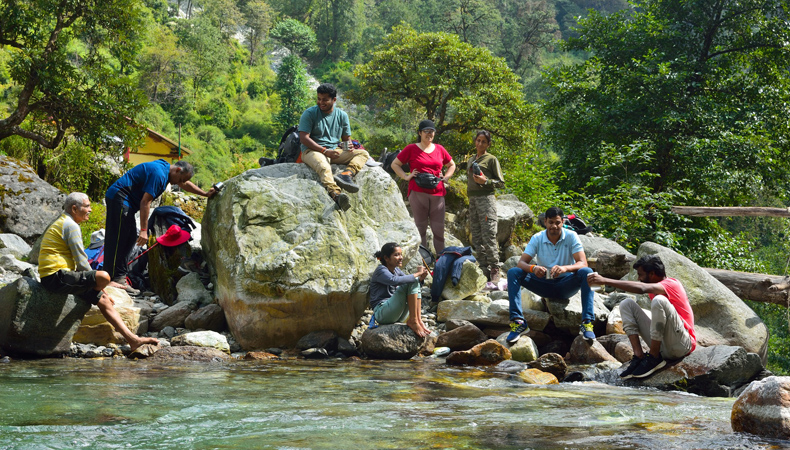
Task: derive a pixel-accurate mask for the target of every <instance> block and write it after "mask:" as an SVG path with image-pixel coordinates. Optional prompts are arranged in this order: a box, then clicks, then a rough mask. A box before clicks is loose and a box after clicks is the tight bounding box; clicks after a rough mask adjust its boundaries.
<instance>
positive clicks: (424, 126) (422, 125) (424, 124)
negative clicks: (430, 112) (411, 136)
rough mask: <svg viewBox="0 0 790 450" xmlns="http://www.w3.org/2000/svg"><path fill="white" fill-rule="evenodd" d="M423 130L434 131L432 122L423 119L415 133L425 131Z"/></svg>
mask: <svg viewBox="0 0 790 450" xmlns="http://www.w3.org/2000/svg"><path fill="white" fill-rule="evenodd" d="M425 130H433V131H436V127H435V126H434V124H433V121H432V120H428V119H425V120H423V121H422V122H420V127H419V128H418V129H417V131H425Z"/></svg>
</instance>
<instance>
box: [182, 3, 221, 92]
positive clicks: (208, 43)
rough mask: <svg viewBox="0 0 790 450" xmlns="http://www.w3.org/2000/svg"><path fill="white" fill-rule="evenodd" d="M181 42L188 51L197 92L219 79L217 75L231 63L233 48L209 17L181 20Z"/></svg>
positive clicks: (194, 88)
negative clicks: (231, 49) (226, 42)
mask: <svg viewBox="0 0 790 450" xmlns="http://www.w3.org/2000/svg"><path fill="white" fill-rule="evenodd" d="M176 35H177V36H178V42H179V44H180V45H182V46H183V47H184V48H185V49H186V50H187V52H188V54H189V58H188V59H187V60H188V62H189V68H188V73H189V77H190V78H191V79H192V88H193V90H194V92H193V93H194V95H195V96H197V93H198V91H199V90H200V89H206V88H208V87H210V86H212V85H214V84H215V83H216V82H217V77H218V76H219V75H220V74H222V73H224V72H225V71H226V70H227V68H228V66H229V65H230V51H229V49H228V46H227V45H225V42H224V40H223V38H222V33H221V32H220V30H219V28H217V27H216V26H214V25H213V24H212V23H211V22H210V21H209V20H208V19H206V18H204V17H198V18H197V19H194V20H186V21H182V22H179V27H178V28H177V29H176Z"/></svg>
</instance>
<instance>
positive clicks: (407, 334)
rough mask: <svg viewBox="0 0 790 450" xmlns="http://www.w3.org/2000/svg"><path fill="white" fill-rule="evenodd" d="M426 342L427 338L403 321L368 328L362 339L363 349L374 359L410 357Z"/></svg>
mask: <svg viewBox="0 0 790 450" xmlns="http://www.w3.org/2000/svg"><path fill="white" fill-rule="evenodd" d="M424 343H425V338H421V337H419V336H417V333H415V332H414V331H412V329H411V328H409V326H408V325H406V324H403V323H393V324H390V325H381V326H379V327H377V328H373V329H371V328H368V329H367V330H365V332H364V333H362V339H360V345H361V348H362V351H363V352H365V354H366V355H367V356H368V357H370V358H374V359H409V358H411V357H412V356H414V355H416V354H417V352H419V351H420V348H421V347H422V346H423V344H424Z"/></svg>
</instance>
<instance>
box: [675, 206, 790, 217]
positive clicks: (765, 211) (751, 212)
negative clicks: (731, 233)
mask: <svg viewBox="0 0 790 450" xmlns="http://www.w3.org/2000/svg"><path fill="white" fill-rule="evenodd" d="M672 212H673V213H675V214H680V215H682V216H692V217H733V216H750V217H790V208H762V207H739V206H733V207H729V206H727V207H714V206H673V207H672Z"/></svg>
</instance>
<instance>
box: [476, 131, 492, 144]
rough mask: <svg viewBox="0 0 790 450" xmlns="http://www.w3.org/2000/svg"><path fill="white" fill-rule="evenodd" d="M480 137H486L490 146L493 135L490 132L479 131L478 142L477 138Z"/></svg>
mask: <svg viewBox="0 0 790 450" xmlns="http://www.w3.org/2000/svg"><path fill="white" fill-rule="evenodd" d="M480 136H485V138H486V140H487V141H488V143H489V144H490V143H491V133H490V132H489V131H488V130H480V131H478V132H477V135H476V136H475V140H477V138H478V137H480Z"/></svg>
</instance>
